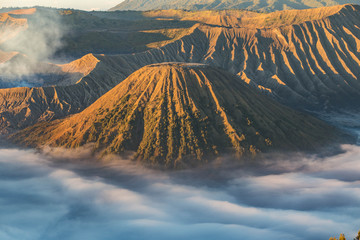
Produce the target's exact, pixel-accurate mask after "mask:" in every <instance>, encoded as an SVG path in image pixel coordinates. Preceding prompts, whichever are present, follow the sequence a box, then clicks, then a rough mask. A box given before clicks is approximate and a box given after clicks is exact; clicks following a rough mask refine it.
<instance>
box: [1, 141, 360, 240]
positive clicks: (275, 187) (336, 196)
mask: <svg viewBox="0 0 360 240" xmlns="http://www.w3.org/2000/svg"><path fill="white" fill-rule="evenodd" d="M342 149H343V152H342V153H339V154H338V155H335V156H328V157H325V158H319V157H316V156H302V155H301V154H293V155H291V156H290V155H287V156H286V155H278V156H272V157H271V158H268V160H265V161H263V162H262V163H261V164H258V165H256V166H255V165H253V166H248V167H247V166H243V167H242V168H238V169H236V168H235V169H234V168H232V167H228V168H226V167H223V168H216V167H214V168H213V167H208V168H204V169H198V170H187V171H173V172H161V171H156V170H149V169H145V168H143V167H141V166H139V165H138V166H136V165H133V164H132V163H131V162H129V161H127V160H124V159H114V158H111V159H108V161H106V162H103V163H101V164H100V163H99V162H96V161H94V160H93V159H91V157H89V156H88V154H87V151H86V149H80V150H77V151H62V150H59V149H45V151H44V152H41V153H40V152H36V151H34V150H22V149H16V148H5V147H3V148H2V149H0V239H1V240H20V239H21V240H57V239H59V240H60V239H61V240H63V239H66V240H75V239H76V240H82V239H86V240H99V239H104V240H111V239H117V240H118V239H127V240H131V239H134V240H144V239H146V240H152V239H154V240H169V239H172V240H176V239H181V240H185V239H186V240H188V239H194V240H195V239H196V240H202V239H206V240H210V239H214V240H219V239H223V240H227V239H229V240H230V239H237V240H238V239H250V240H257V239H259V240H260V239H261V240H263V239H267V240H275V239H276V240H278V239H286V240H292V239H293V240H305V239H306V240H320V239H325V240H327V239H329V237H331V236H339V234H340V233H345V236H347V237H348V239H352V238H353V237H354V236H355V235H356V233H357V231H358V230H359V228H360V218H359V215H360V175H359V169H360V146H355V145H344V146H342Z"/></svg>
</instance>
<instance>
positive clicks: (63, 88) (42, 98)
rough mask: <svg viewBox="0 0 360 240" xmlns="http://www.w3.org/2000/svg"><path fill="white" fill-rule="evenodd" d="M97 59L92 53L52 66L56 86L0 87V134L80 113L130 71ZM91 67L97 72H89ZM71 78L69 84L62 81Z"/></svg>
mask: <svg viewBox="0 0 360 240" xmlns="http://www.w3.org/2000/svg"><path fill="white" fill-rule="evenodd" d="M98 61H99V60H98V59H97V58H96V57H94V56H93V55H87V56H85V57H84V58H82V59H79V60H75V61H74V62H72V63H70V64H65V65H61V66H56V65H52V67H54V68H55V70H54V72H53V74H54V77H56V78H54V80H59V81H60V82H58V83H59V84H60V85H57V86H56V85H55V86H48V87H46V86H45V87H33V88H29V87H19V88H9V89H0V133H9V132H12V131H14V130H18V129H22V128H24V127H27V126H30V125H33V124H35V123H37V122H39V121H48V120H51V119H54V118H55V119H56V118H61V117H65V116H67V115H69V114H73V113H77V112H80V111H81V110H83V109H85V108H86V107H87V106H89V105H90V104H92V103H93V102H94V101H95V100H97V99H98V98H99V97H100V96H102V95H103V94H104V93H106V92H107V91H109V90H110V89H111V88H113V87H114V86H116V84H118V83H119V81H120V80H122V79H124V78H125V76H128V75H130V72H126V71H125V72H124V73H123V72H122V71H118V70H117V69H118V68H119V67H118V65H117V64H116V63H111V62H106V61H104V62H103V63H98ZM93 67H96V71H95V72H90V70H91V69H92V68H93ZM88 72H90V73H89V74H88V75H84V74H85V73H88ZM70 73H71V74H70ZM66 74H70V75H66ZM73 74H75V75H73ZM61 76H63V77H62V78H61ZM66 76H68V77H66ZM71 76H72V77H71ZM74 76H78V77H82V78H81V79H80V80H79V78H78V79H76V78H73V77H74ZM119 79H120V80H119ZM70 80H71V81H73V82H72V84H70V85H67V84H64V83H67V82H68V81H70ZM74 80H75V81H76V83H74ZM64 81H65V82H64Z"/></svg>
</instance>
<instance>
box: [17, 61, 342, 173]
mask: <svg viewBox="0 0 360 240" xmlns="http://www.w3.org/2000/svg"><path fill="white" fill-rule="evenodd" d="M274 113H276V114H274ZM333 133H334V132H333V129H332V128H331V127H328V126H327V125H326V124H324V123H322V122H321V121H319V120H316V119H314V118H312V117H309V116H307V115H304V114H300V113H297V112H295V111H293V110H290V109H288V108H287V107H284V106H282V105H280V104H278V103H276V102H274V101H273V100H271V99H270V98H268V97H265V96H262V95H260V94H258V93H257V92H255V91H254V90H252V89H250V88H249V87H248V86H247V85H246V84H244V83H243V82H242V81H241V80H239V79H238V78H237V77H236V76H234V75H231V74H229V73H227V72H225V71H223V70H221V69H219V68H214V67H210V66H207V65H204V64H185V63H162V64H153V65H149V66H146V67H143V68H141V69H140V70H138V71H136V72H134V73H133V74H132V75H130V76H129V77H128V78H127V79H126V80H124V81H123V82H122V83H120V84H119V85H117V86H116V87H115V88H113V89H112V90H110V91H109V92H108V93H106V94H105V95H104V96H103V97H101V98H100V99H99V100H97V101H96V102H95V103H94V104H92V105H91V106H90V107H88V108H87V109H85V110H84V111H83V112H81V113H79V114H76V115H73V116H72V117H69V118H66V119H64V120H57V121H53V122H50V123H40V124H38V125H35V126H33V127H30V128H27V129H25V130H22V131H20V132H18V133H16V134H15V135H13V136H12V138H13V139H14V140H15V141H17V142H21V143H25V144H27V145H31V146H41V145H44V144H48V145H51V146H63V147H78V146H81V145H85V144H87V143H94V149H95V150H97V151H102V152H104V153H118V154H121V153H124V152H127V151H133V152H135V158H137V159H138V160H141V161H144V162H146V163H148V164H151V165H155V166H165V167H168V168H175V167H184V166H188V165H195V164H198V163H201V162H206V161H208V160H209V159H211V158H213V157H215V156H218V155H219V154H224V153H229V154H233V155H234V156H236V158H241V157H244V156H251V155H256V154H257V153H259V152H263V151H269V150H271V149H287V150H297V149H312V148H314V147H316V146H320V145H322V144H323V143H325V142H327V141H328V140H329V139H332V138H333V137H334V136H335V135H333Z"/></svg>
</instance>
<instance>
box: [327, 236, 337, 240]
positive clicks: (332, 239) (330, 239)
mask: <svg viewBox="0 0 360 240" xmlns="http://www.w3.org/2000/svg"><path fill="white" fill-rule="evenodd" d="M329 240H337V239H336V237H331V238H329Z"/></svg>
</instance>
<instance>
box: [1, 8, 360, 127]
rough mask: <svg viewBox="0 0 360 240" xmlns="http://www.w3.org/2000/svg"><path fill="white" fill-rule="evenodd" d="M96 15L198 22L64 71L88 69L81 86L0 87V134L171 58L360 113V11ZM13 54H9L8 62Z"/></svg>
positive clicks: (275, 92)
mask: <svg viewBox="0 0 360 240" xmlns="http://www.w3.org/2000/svg"><path fill="white" fill-rule="evenodd" d="M96 14H101V15H106V16H107V18H108V19H110V17H112V18H117V19H120V18H125V17H126V16H128V15H130V16H132V17H128V19H135V20H134V21H135V22H138V20H136V19H139V18H141V19H143V21H145V20H146V19H149V21H150V20H151V21H155V22H156V21H159V22H161V21H168V22H171V21H174V22H176V23H180V24H181V23H182V22H183V21H186V22H192V23H193V24H194V25H193V26H192V27H191V28H189V29H186V31H185V32H186V33H185V34H184V36H181V37H180V38H179V39H177V40H176V39H175V40H174V39H173V40H171V41H169V42H167V43H163V46H161V47H159V48H154V49H151V50H148V51H144V52H141V53H134V54H120V55H100V54H97V55H92V54H90V55H87V56H85V57H84V58H82V59H81V60H79V63H82V64H79V63H77V64H75V62H76V61H75V62H74V63H72V64H70V65H69V66H68V67H67V68H66V69H67V70H69V69H71V68H72V67H70V66H79V67H80V66H89V67H90V68H88V69H87V68H85V69H84V70H83V71H84V72H85V73H88V74H87V75H85V76H83V77H82V78H81V79H79V80H78V81H77V82H76V83H75V84H74V82H73V83H72V84H65V85H66V86H54V87H50V86H49V87H41V88H21V89H0V116H1V118H0V132H8V131H13V130H16V129H22V128H24V127H28V126H30V125H32V124H35V123H37V122H39V121H45V120H51V119H57V118H61V117H65V116H68V115H69V114H74V113H78V112H80V111H82V110H83V109H85V108H86V107H88V106H89V105H90V104H92V103H93V102H94V101H95V100H97V99H98V98H99V97H100V96H102V95H103V94H104V93H106V92H107V91H109V90H110V89H111V88H113V87H115V86H116V85H117V84H119V83H120V82H121V81H123V80H124V79H125V78H127V77H128V76H129V75H130V74H132V73H133V72H134V71H136V70H138V69H140V68H141V67H143V66H146V65H149V64H153V63H161V62H169V61H170V62H193V63H204V64H208V65H212V66H218V67H221V68H223V69H226V70H227V71H228V72H230V73H232V74H236V75H238V76H239V77H240V78H241V79H242V80H243V81H244V82H246V83H248V84H249V85H250V86H251V87H254V88H255V89H257V90H258V91H260V92H263V93H265V94H267V95H269V96H272V97H273V98H274V99H276V100H278V101H280V102H281V103H283V104H286V105H288V106H291V107H294V108H297V109H301V110H312V111H333V110H335V111H337V110H341V111H342V110H351V111H357V109H359V107H360V101H359V99H360V81H359V80H360V78H359V76H360V69H359V64H360V51H359V49H360V48H359V46H360V45H359V44H360V31H359V26H360V10H359V6H355V5H344V6H336V7H328V8H320V9H308V10H289V11H280V12H275V13H270V14H262V13H254V12H247V11H239V10H229V11H202V12H187V11H182V10H161V11H150V12H144V13H143V12H141V13H139V12H108V13H96ZM108 14H109V15H108ZM99 16H100V15H99ZM144 19H145V20H144ZM164 19H166V20H164ZM169 19H174V20H169ZM143 21H142V22H143ZM154 26H156V28H157V27H158V26H159V25H156V24H154ZM176 26H178V25H176ZM156 31H159V32H160V31H162V30H156ZM11 56H12V55H11V54H10V55H4V59H7V58H9V57H11ZM86 69H87V70H86ZM63 71H65V69H64V70H63ZM72 72H74V71H72ZM58 83H59V84H60V85H61V83H64V82H62V81H61V82H58Z"/></svg>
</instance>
